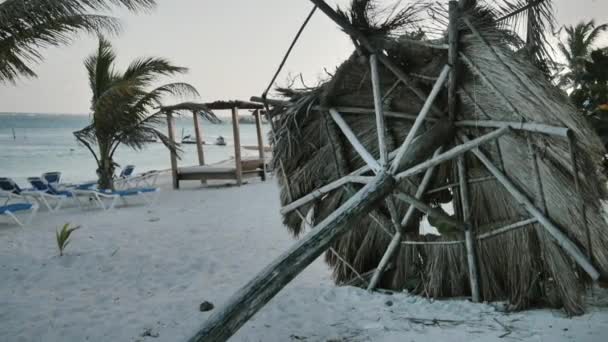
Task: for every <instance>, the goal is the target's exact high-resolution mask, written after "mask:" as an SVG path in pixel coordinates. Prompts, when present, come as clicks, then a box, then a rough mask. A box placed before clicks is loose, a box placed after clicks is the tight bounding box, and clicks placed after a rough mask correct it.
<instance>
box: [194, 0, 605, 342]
mask: <svg viewBox="0 0 608 342" xmlns="http://www.w3.org/2000/svg"><path fill="white" fill-rule="evenodd" d="M310 1H311V2H312V3H314V5H315V8H314V9H313V12H314V10H316V9H318V10H320V11H322V12H323V13H325V14H326V15H327V16H328V17H329V18H330V19H332V20H333V21H334V22H335V23H337V24H338V25H339V26H340V27H341V28H342V29H343V30H344V32H346V33H347V34H349V35H350V36H351V38H352V39H353V40H354V41H356V42H358V43H359V45H360V46H361V48H363V49H365V50H367V52H368V53H369V54H370V58H369V63H370V66H369V72H370V73H371V79H372V88H373V96H374V105H375V106H374V107H375V108H373V109H368V108H350V107H349V108H320V107H313V108H311V109H312V110H327V111H329V113H330V116H331V118H332V119H333V120H334V122H335V123H336V125H337V126H338V127H339V129H340V131H341V132H342V134H343V135H344V137H345V138H346V139H347V140H348V142H349V143H350V145H351V147H352V148H353V149H354V150H355V151H356V152H357V153H358V155H359V156H360V157H361V158H362V159H363V160H364V161H365V164H366V165H365V166H363V167H361V168H360V169H358V170H356V171H354V172H352V173H350V174H347V175H344V177H342V178H340V179H338V180H336V181H333V182H331V183H329V184H326V185H324V186H323V187H320V188H318V189H315V190H314V191H313V192H311V193H310V194H308V195H306V196H303V197H300V198H298V199H293V202H292V203H290V204H288V205H286V206H284V207H283V208H282V209H281V213H283V214H284V213H287V212H291V211H294V210H298V209H299V208H301V207H302V206H304V205H306V204H307V203H310V202H312V201H314V200H316V199H319V198H322V197H323V196H325V195H326V194H328V193H329V192H331V191H333V190H335V189H338V188H341V187H343V186H345V185H347V184H352V183H357V184H364V186H363V188H361V189H360V190H359V191H357V192H356V193H354V194H353V196H352V197H350V199H349V200H348V201H346V202H345V203H344V204H342V205H341V206H340V207H339V208H338V209H336V211H334V212H333V213H332V214H330V215H329V216H327V218H325V219H324V220H323V221H321V222H318V223H316V225H315V226H314V227H311V229H310V233H308V234H307V235H306V236H304V237H303V238H302V239H300V240H299V241H298V243H297V244H295V245H294V246H293V247H292V248H290V249H289V250H288V251H286V252H285V253H284V254H282V255H281V256H280V257H279V258H277V259H276V260H274V261H273V262H272V263H271V264H269V265H268V266H267V267H266V268H264V269H263V270H262V271H261V272H260V273H258V274H257V275H256V276H255V277H254V278H253V279H252V280H251V281H250V282H249V283H247V284H246V285H244V286H243V287H242V288H241V289H240V290H239V291H238V292H236V293H235V294H234V295H233V296H232V297H231V298H230V299H229V300H228V301H227V302H226V303H225V304H224V305H223V306H222V307H219V308H217V309H216V311H215V313H214V314H213V315H212V316H211V317H210V318H209V319H208V320H207V321H206V322H205V323H204V324H203V325H202V326H201V327H200V330H199V331H198V332H197V333H196V334H195V335H194V336H193V337H192V338H191V339H190V340H189V341H190V342H195V341H196V342H201V341H225V340H227V339H228V338H230V337H231V336H232V335H233V334H234V333H235V332H236V331H237V330H238V329H239V328H240V327H241V326H242V325H243V324H245V322H247V321H248V320H249V319H250V318H251V317H252V316H253V315H254V314H255V313H256V312H257V311H258V310H260V309H261V308H262V307H263V306H264V305H265V304H266V303H268V302H269V301H270V300H271V299H272V298H273V297H274V296H275V295H276V294H277V293H278V292H279V291H280V290H281V289H283V288H284V287H285V286H286V285H287V284H288V283H289V282H290V281H291V280H293V279H294V278H295V277H296V276H297V275H298V274H299V273H300V272H301V271H303V270H304V269H305V268H306V267H307V266H308V265H310V264H311V263H312V262H313V261H314V260H316V259H317V257H319V256H320V255H321V254H322V253H324V252H325V251H327V250H328V249H329V248H330V246H331V243H332V242H333V241H335V240H336V239H337V238H338V237H339V236H340V235H341V234H343V233H344V232H346V231H347V230H348V229H349V223H351V222H353V221H355V220H357V219H358V218H361V217H363V216H364V215H370V213H371V212H372V211H373V210H374V206H375V205H377V204H378V203H379V202H385V203H386V206H387V207H388V208H389V212H390V216H391V221H392V222H389V223H388V224H389V225H391V224H392V225H394V226H395V227H393V228H394V231H395V233H394V234H392V236H393V237H392V241H391V243H390V245H389V246H388V248H387V250H386V252H385V254H384V257H383V258H382V260H381V261H380V264H379V265H378V266H377V268H376V269H375V271H374V274H373V277H372V279H371V282H370V283H369V284H368V289H369V290H373V289H374V288H375V287H376V285H377V283H378V280H379V278H380V276H381V275H382V273H383V272H384V271H385V269H386V267H387V265H388V262H389V260H390V259H391V257H392V256H393V255H394V253H395V252H396V251H397V248H398V247H399V246H400V245H401V244H407V243H410V244H433V242H417V241H403V237H404V234H403V232H402V230H401V228H402V227H403V226H404V225H405V223H407V222H408V221H409V220H410V219H411V218H412V213H413V211H414V210H419V211H422V212H424V213H425V214H427V215H429V216H433V217H437V218H438V219H439V220H442V221H444V222H445V221H449V222H450V223H451V224H452V225H453V226H454V227H456V228H458V229H459V230H461V231H462V233H463V236H464V239H463V240H459V241H454V242H448V243H457V244H463V245H465V248H466V252H467V260H466V262H467V266H468V273H469V280H470V287H471V297H472V300H473V301H474V302H479V301H480V300H481V298H480V291H479V274H478V269H477V262H476V259H477V257H478V256H477V255H476V254H475V247H474V246H475V244H476V243H477V241H480V240H482V239H488V238H492V237H494V236H497V235H499V234H503V233H505V232H509V231H513V230H515V229H519V228H521V227H523V226H525V225H527V224H530V223H531V222H532V223H537V224H538V225H539V226H540V227H543V228H544V230H545V231H546V232H547V233H548V234H549V235H550V236H551V237H552V238H553V239H554V241H555V242H556V243H557V245H559V246H560V247H561V249H562V250H563V251H565V253H567V254H568V255H569V256H570V257H571V258H572V260H574V261H575V262H576V264H578V266H580V268H581V269H582V270H584V272H586V274H587V276H589V278H590V279H592V280H597V279H598V278H599V276H600V274H599V272H598V270H597V269H596V267H595V266H594V265H593V263H592V261H591V260H590V257H589V256H588V255H586V254H585V253H584V252H583V251H582V250H581V248H579V246H577V245H576V244H575V243H574V242H573V241H572V240H571V239H570V238H569V237H568V236H567V235H566V234H564V233H563V232H562V231H561V229H560V228H559V227H557V226H556V225H555V224H554V223H553V222H552V220H551V219H550V217H549V216H548V215H547V214H546V213H545V212H544V211H543V210H542V208H539V206H538V205H537V204H535V203H533V201H532V200H530V199H529V198H528V196H527V195H526V194H525V193H524V192H522V191H521V190H520V189H519V188H518V186H516V185H515V184H514V183H513V182H512V180H510V179H509V177H508V176H507V175H506V174H505V173H504V170H501V168H499V167H497V166H496V165H495V162H494V161H492V160H491V159H490V158H489V157H488V156H487V155H486V154H485V153H484V152H483V151H482V150H481V149H480V146H482V145H484V144H487V143H494V142H495V141H497V139H499V138H500V137H503V136H505V135H507V134H510V133H512V132H513V131H522V132H527V133H530V134H548V135H552V136H558V137H560V138H564V139H569V141H570V144H571V151H572V152H571V153H572V160H573V163H572V167H573V169H574V174H575V175H578V171H577V170H576V165H577V164H576V162H575V153H574V152H573V151H574V148H572V146H573V145H572V144H573V139H572V136H571V132H570V130H569V129H568V128H567V127H557V126H551V125H545V124H541V123H534V122H528V123H523V122H522V123H517V122H498V121H491V120H487V121H479V122H469V123H467V122H464V121H460V122H454V121H455V114H456V107H457V100H456V99H457V86H458V83H459V80H458V78H457V77H458V73H456V72H455V69H456V66H457V65H458V64H459V63H460V62H464V64H465V65H466V66H467V67H469V68H470V69H473V71H475V66H474V65H473V64H472V63H470V61H469V60H467V58H466V56H465V55H464V54H462V53H460V52H459V49H458V28H457V26H456V23H457V22H458V21H457V20H461V19H463V20H464V22H465V23H466V24H467V25H468V26H469V27H470V29H471V31H472V32H473V33H474V34H476V32H477V31H476V29H475V27H473V26H472V25H470V23H469V21H468V20H467V18H466V17H465V18H460V17H459V16H460V15H461V9H462V8H464V6H465V4H466V2H467V0H460V1H450V3H449V14H450V18H449V19H450V24H449V27H448V34H449V39H448V40H449V41H448V43H449V44H445V45H436V46H434V48H437V49H444V50H448V51H449V62H448V65H445V66H444V67H443V70H442V71H441V73H440V74H439V75H437V78H436V80H435V84H434V87H433V89H432V90H431V92H430V93H429V94H425V93H424V92H422V91H421V90H420V89H418V88H417V87H416V86H414V85H413V82H411V81H410V76H409V75H408V74H406V73H405V72H403V71H402V70H401V68H400V67H399V66H398V65H397V64H395V63H394V62H393V61H392V60H391V59H390V58H388V57H387V56H386V55H385V54H383V52H382V51H379V50H378V49H377V48H376V47H374V45H373V44H372V43H371V42H370V41H369V40H368V38H367V37H366V36H365V35H364V34H362V33H360V32H358V31H357V30H356V29H355V28H354V27H352V26H351V25H350V24H349V23H348V22H347V21H346V20H344V18H343V17H341V16H340V15H338V13H336V11H335V10H334V9H333V8H331V7H330V6H329V5H328V4H327V3H326V2H325V1H324V0H310ZM489 48H491V47H489ZM379 65H382V66H384V67H385V68H386V69H388V70H390V71H391V72H392V73H393V74H394V75H395V76H396V77H397V78H398V80H399V82H402V83H403V84H404V85H406V86H407V87H408V89H410V90H411V91H412V92H414V93H415V94H416V95H417V96H418V97H419V98H420V99H422V100H423V102H424V106H423V107H422V109H421V110H420V112H419V113H418V115H414V116H412V115H409V114H406V113H397V112H385V111H384V110H383V106H382V98H383V92H382V89H381V87H380V82H379V72H378V68H379ZM479 76H480V79H482V80H483V81H484V82H485V83H486V86H488V87H489V88H492V89H494V90H496V91H497V89H495V87H494V85H493V84H492V83H491V81H489V80H487V79H484V77H483V75H479ZM446 85H447V88H448V115H449V119H450V120H452V125H453V126H454V127H456V128H458V127H467V126H476V127H480V124H481V125H483V126H482V127H485V128H492V129H493V130H492V131H491V132H489V133H486V134H484V135H482V136H480V137H478V138H476V139H469V138H468V137H467V136H466V135H464V134H462V132H458V131H457V130H456V133H455V138H456V141H458V144H457V145H456V146H455V147H453V148H451V149H449V150H444V149H443V146H445V145H446V142H445V141H443V140H442V139H441V138H440V137H441V136H442V134H443V133H446V131H445V129H444V128H442V127H439V128H438V131H437V132H433V130H430V131H429V132H430V133H429V134H423V135H420V137H419V138H416V136H417V134H418V133H420V128H421V127H422V126H423V124H424V123H425V122H430V121H432V120H433V118H432V117H431V116H429V115H428V114H429V113H431V112H433V111H436V110H437V108H436V105H435V104H434V102H435V100H436V98H437V96H438V94H439V93H440V91H441V90H442V89H443V88H444V87H446ZM496 95H497V97H498V98H500V93H499V92H498V91H497V94H496ZM252 100H260V101H263V102H264V103H265V104H267V105H276V106H281V105H285V103H284V102H282V101H276V100H275V101H273V100H268V99H266V98H265V96H262V98H252ZM341 113H353V114H362V115H364V114H365V115H368V114H374V115H375V118H376V127H377V134H378V146H379V151H380V158H379V159H376V158H375V157H374V156H373V155H372V154H371V153H370V152H369V151H368V150H367V149H366V147H365V146H364V145H363V144H362V143H361V141H359V139H358V138H357V136H356V134H355V133H354V132H353V131H352V129H351V128H350V127H349V125H348V124H347V123H346V122H345V120H344V119H343V117H342V114H341ZM387 116H396V117H400V118H404V119H408V120H411V121H413V122H414V123H413V125H412V128H411V129H410V131H409V132H408V134H407V137H406V139H405V141H403V142H402V144H400V146H399V147H398V148H397V149H396V150H394V151H392V152H389V151H388V150H387V146H386V139H385V136H384V134H385V129H386V128H385V123H384V121H385V117H387ZM441 129H444V131H441ZM451 133H454V132H453V131H452V132H451ZM465 153H471V154H472V155H474V156H475V157H476V159H477V160H478V161H479V162H480V163H481V164H482V165H484V167H485V168H486V169H487V170H488V171H489V172H490V174H491V175H492V178H493V179H495V180H496V181H497V182H499V183H500V184H502V186H503V187H504V188H505V189H506V190H507V191H508V193H509V194H510V195H511V196H512V197H513V198H514V199H515V200H516V201H517V202H518V203H520V204H521V206H522V207H523V208H525V210H526V212H527V213H528V214H529V216H530V217H529V218H526V219H525V220H524V221H522V222H519V223H516V224H510V225H508V226H504V227H501V228H498V229H496V230H494V231H492V232H491V233H488V234H485V235H483V236H476V235H475V232H474V230H473V229H472V223H471V222H470V221H469V220H470V215H469V210H470V206H469V201H470V192H469V184H470V183H471V182H473V181H475V180H474V179H471V178H469V174H468V172H467V168H466V164H465V159H464V155H465ZM448 160H457V170H455V171H456V172H457V174H458V176H459V177H458V179H459V182H458V183H457V184H454V186H450V187H451V188H455V189H457V191H458V193H459V198H460V206H459V207H460V209H461V211H462V215H461V217H462V218H463V220H462V221H459V220H458V219H454V218H452V217H449V216H448V217H446V215H445V214H443V213H441V212H438V211H436V210H434V209H433V208H431V207H429V206H428V205H427V204H426V203H424V202H423V201H421V198H422V196H423V195H424V194H425V193H427V192H428V191H429V189H427V187H429V185H430V180H431V177H432V173H433V169H434V168H435V167H437V166H438V165H440V164H441V163H443V162H445V161H448ZM370 173H371V174H372V175H371V176H370V175H368V176H364V174H370ZM422 174H423V175H424V178H423V179H422V181H421V182H420V184H419V185H418V191H416V193H415V194H410V193H408V192H407V191H404V190H403V189H401V188H399V187H398V183H399V181H400V180H403V179H406V178H408V177H411V176H413V175H422ZM535 176H536V178H537V179H536V182H537V183H538V184H537V185H538V187H542V184H541V179H540V175H539V174H538V171H537V172H536V175H535ZM577 188H578V181H577ZM577 190H578V189H577ZM393 194H394V195H395V197H396V198H397V199H398V200H402V201H404V202H407V203H409V204H410V209H409V210H408V211H407V213H406V214H405V216H404V217H398V216H396V214H395V211H394V210H390V209H391V208H394V203H393V202H392V197H390V196H391V195H393ZM582 205H583V206H584V204H582ZM583 211H584V207H583ZM585 224H586V223H585ZM390 230H393V229H389V228H387V231H390ZM441 243H445V242H441Z"/></svg>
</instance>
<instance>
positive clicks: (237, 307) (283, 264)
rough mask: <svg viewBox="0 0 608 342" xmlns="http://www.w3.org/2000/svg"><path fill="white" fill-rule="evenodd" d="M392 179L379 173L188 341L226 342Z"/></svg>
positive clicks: (362, 212) (360, 214)
mask: <svg viewBox="0 0 608 342" xmlns="http://www.w3.org/2000/svg"><path fill="white" fill-rule="evenodd" d="M394 186H395V179H394V178H393V177H392V176H391V175H389V174H387V173H384V172H383V173H380V174H378V175H377V177H376V179H375V181H374V182H372V183H370V184H367V185H366V186H365V187H363V189H361V190H360V191H359V192H357V194H355V195H354V196H353V197H351V198H350V199H349V200H348V201H346V202H345V203H344V204H343V205H342V206H340V207H339V208H338V209H336V210H335V211H334V212H333V213H332V214H331V215H329V216H328V217H327V218H326V219H325V220H323V221H322V222H320V223H319V224H318V225H317V226H315V228H314V229H312V230H311V233H309V234H307V235H306V236H305V237H304V238H303V239H302V240H300V241H299V242H298V243H297V244H296V245H295V246H293V247H291V248H290V249H289V250H288V251H287V252H285V253H284V254H283V255H281V256H280V257H279V258H277V259H276V260H275V261H274V262H272V263H271V264H270V265H268V266H267V267H266V268H264V270H262V271H261V272H260V273H259V274H258V275H256V276H255V277H254V278H253V279H252V280H251V281H250V282H249V283H247V284H246V285H245V286H243V287H242V288H241V289H240V290H239V291H237V292H236V293H235V294H234V295H233V296H232V297H231V298H230V299H228V301H227V303H225V304H224V305H223V306H222V307H220V308H218V309H216V311H215V313H214V314H213V315H211V317H209V319H208V320H207V321H206V322H205V323H204V324H203V325H202V326H201V327H200V328H199V330H198V332H197V333H196V334H195V335H194V336H193V337H192V338H190V339H189V340H188V341H189V342H203V341H226V340H227V339H228V338H229V337H230V336H232V335H233V334H234V333H235V332H236V331H237V330H238V329H239V328H240V327H241V326H242V325H243V324H245V323H246V322H247V321H248V320H249V319H250V318H251V317H252V316H253V315H254V314H255V313H256V312H257V311H258V310H259V309H261V308H262V307H263V306H264V305H265V304H266V303H268V301H270V300H271V299H272V298H273V297H274V296H275V295H276V294H277V293H278V292H279V291H280V290H281V289H282V288H283V287H285V285H287V284H288V283H289V282H290V281H291V280H292V279H293V278H295V277H296V276H297V275H298V274H299V273H300V272H302V270H304V269H305V268H306V267H307V266H308V265H310V263H312V262H313V261H314V260H316V259H317V257H318V256H319V255H321V254H322V253H323V252H324V251H326V250H327V249H328V248H329V246H330V245H331V243H332V242H333V241H334V240H335V239H336V238H337V237H338V236H340V235H341V234H343V233H345V232H346V231H348V229H349V227H350V223H352V222H355V221H356V220H358V219H360V218H361V217H363V216H364V215H366V214H367V213H368V212H369V211H370V210H371V209H372V208H373V206H374V205H376V204H377V202H378V201H380V200H381V199H383V198H384V197H385V196H386V195H387V194H388V193H390V192H391V191H392V190H393V188H394Z"/></svg>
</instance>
